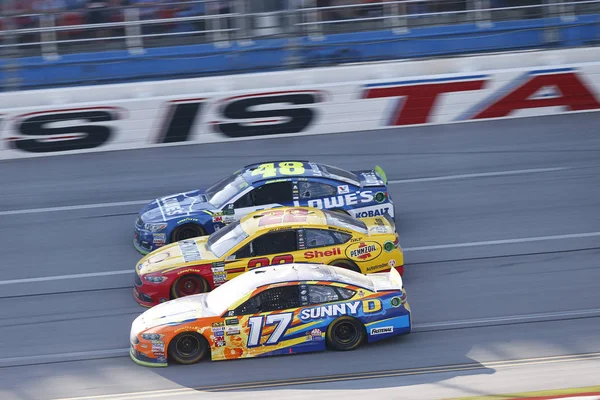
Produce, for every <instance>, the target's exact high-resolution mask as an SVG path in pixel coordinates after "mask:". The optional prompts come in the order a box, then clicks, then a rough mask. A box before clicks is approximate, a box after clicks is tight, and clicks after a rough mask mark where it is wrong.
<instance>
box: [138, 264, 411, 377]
mask: <svg viewBox="0 0 600 400" xmlns="http://www.w3.org/2000/svg"><path fill="white" fill-rule="evenodd" d="M411 326H412V324H411V310H410V306H409V304H408V301H407V299H406V292H405V290H404V287H403V285H402V278H401V277H400V275H399V274H398V272H397V271H396V270H394V269H392V270H391V271H390V272H389V273H379V274H372V275H362V274H360V273H358V272H353V271H348V270H346V269H342V268H337V267H332V266H327V265H315V264H292V265H277V266H269V267H262V268H258V269H255V270H252V271H249V272H246V273H245V274H243V275H240V276H238V277H236V278H234V279H233V280H231V281H229V282H227V283H226V284H224V285H222V286H220V287H218V288H217V289H215V290H214V291H212V292H210V293H203V294H198V295H194V296H189V297H184V298H181V299H176V300H171V301H168V302H166V303H163V304H160V305H158V306H156V307H154V308H151V309H149V310H147V311H146V312H144V313H143V314H141V315H140V316H139V317H137V318H136V319H135V320H134V321H133V324H132V326H131V332H130V339H129V340H130V344H131V347H130V355H131V358H132V359H133V360H134V361H135V362H136V363H138V364H141V365H145V366H154V367H164V366H167V363H168V360H171V361H175V362H177V363H180V364H193V363H196V362H198V361H200V360H201V359H203V358H205V357H209V358H210V359H212V360H231V359H238V358H249V357H264V356H273V355H283V354H295V353H304V352H312V351H322V350H326V349H334V350H353V349H355V348H357V347H358V346H359V345H360V344H362V343H365V342H368V343H371V342H375V341H378V340H381V339H386V338H389V337H392V336H396V335H402V334H408V333H410V331H411Z"/></svg>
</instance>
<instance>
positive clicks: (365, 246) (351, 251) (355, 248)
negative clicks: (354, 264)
mask: <svg viewBox="0 0 600 400" xmlns="http://www.w3.org/2000/svg"><path fill="white" fill-rule="evenodd" d="M380 254H381V246H380V245H379V243H377V242H359V243H354V244H352V245H350V246H348V248H347V249H346V255H347V256H348V257H350V258H353V259H355V260H358V261H367V260H371V259H373V258H377V257H379V255H380Z"/></svg>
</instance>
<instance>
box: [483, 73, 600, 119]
mask: <svg viewBox="0 0 600 400" xmlns="http://www.w3.org/2000/svg"><path fill="white" fill-rule="evenodd" d="M545 88H553V89H555V91H556V92H558V95H557V96H552V97H546V98H544V97H538V98H536V97H533V98H532V96H533V95H534V94H536V93H538V92H539V91H540V90H542V89H545ZM552 106H564V107H567V109H568V110H569V111H578V110H593V109H598V108H600V103H598V101H597V100H596V99H595V98H594V95H593V94H592V93H591V92H590V91H589V90H588V88H587V87H586V86H585V84H584V83H583V82H582V81H581V80H580V79H579V76H577V73H575V72H572V71H569V72H560V73H553V74H545V75H532V76H531V77H530V78H529V79H528V80H526V81H525V83H524V84H523V85H521V86H519V87H518V88H516V89H515V90H513V91H511V92H510V93H508V94H507V95H506V96H504V97H502V98H500V99H499V100H497V101H495V102H494V103H493V104H492V105H490V106H489V107H487V108H486V109H485V110H483V111H481V112H479V113H478V114H476V115H475V116H474V117H472V119H482V118H498V117H505V116H507V115H509V114H510V113H511V112H513V111H515V110H523V109H528V108H539V107H552Z"/></svg>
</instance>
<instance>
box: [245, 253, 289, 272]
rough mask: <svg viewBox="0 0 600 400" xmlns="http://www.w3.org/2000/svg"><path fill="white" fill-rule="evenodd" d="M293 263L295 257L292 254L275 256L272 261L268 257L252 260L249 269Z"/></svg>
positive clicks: (249, 262)
mask: <svg viewBox="0 0 600 400" xmlns="http://www.w3.org/2000/svg"><path fill="white" fill-rule="evenodd" d="M293 262H294V256H293V255H291V254H282V255H279V256H275V257H273V260H272V261H270V260H269V259H268V258H267V257H260V258H253V259H252V260H250V261H248V269H254V268H258V267H266V266H267V265H277V264H289V263H293Z"/></svg>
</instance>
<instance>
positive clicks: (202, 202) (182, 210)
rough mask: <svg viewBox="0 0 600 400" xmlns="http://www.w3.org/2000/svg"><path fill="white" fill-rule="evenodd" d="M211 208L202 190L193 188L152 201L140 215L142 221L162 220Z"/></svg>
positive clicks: (177, 217) (181, 216)
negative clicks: (189, 190)
mask: <svg viewBox="0 0 600 400" xmlns="http://www.w3.org/2000/svg"><path fill="white" fill-rule="evenodd" d="M212 209H214V207H213V205H212V204H210V203H209V202H208V201H206V197H205V196H204V194H203V191H200V190H193V191H191V192H185V193H178V194H173V195H169V196H165V197H161V198H160V199H156V200H154V201H152V202H151V203H150V204H148V205H147V206H146V207H145V208H144V209H143V210H142V213H141V217H142V219H143V221H144V222H164V221H169V220H173V219H180V218H185V217H189V216H190V215H194V214H197V213H198V212H202V211H206V210H212Z"/></svg>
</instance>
